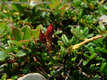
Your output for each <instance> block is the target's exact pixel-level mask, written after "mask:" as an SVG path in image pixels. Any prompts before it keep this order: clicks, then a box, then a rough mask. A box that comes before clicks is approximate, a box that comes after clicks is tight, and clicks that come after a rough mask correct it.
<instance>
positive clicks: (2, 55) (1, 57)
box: [0, 51, 8, 61]
mask: <svg viewBox="0 0 107 80" xmlns="http://www.w3.org/2000/svg"><path fill="white" fill-rule="evenodd" d="M7 57H8V54H7V53H5V52H4V51H0V61H5V59H6V58H7Z"/></svg>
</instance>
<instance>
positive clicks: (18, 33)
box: [12, 27, 23, 41]
mask: <svg viewBox="0 0 107 80" xmlns="http://www.w3.org/2000/svg"><path fill="white" fill-rule="evenodd" d="M12 35H13V37H14V39H15V40H17V41H19V40H22V39H23V35H22V32H21V30H20V29H19V28H16V27H14V28H12Z"/></svg>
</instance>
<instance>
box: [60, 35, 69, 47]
mask: <svg viewBox="0 0 107 80" xmlns="http://www.w3.org/2000/svg"><path fill="white" fill-rule="evenodd" d="M61 38H62V42H63V43H64V45H65V46H68V45H69V40H68V38H67V36H66V35H65V34H63V35H62V37H61Z"/></svg>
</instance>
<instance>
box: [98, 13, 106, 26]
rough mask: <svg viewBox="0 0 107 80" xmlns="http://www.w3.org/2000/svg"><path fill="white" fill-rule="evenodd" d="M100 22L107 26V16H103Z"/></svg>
mask: <svg viewBox="0 0 107 80" xmlns="http://www.w3.org/2000/svg"><path fill="white" fill-rule="evenodd" d="M98 21H99V22H101V23H104V25H107V15H102V16H101V17H100V18H99V20H98Z"/></svg>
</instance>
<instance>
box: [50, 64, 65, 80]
mask: <svg viewBox="0 0 107 80" xmlns="http://www.w3.org/2000/svg"><path fill="white" fill-rule="evenodd" d="M63 69H64V67H63V66H61V67H60V68H59V69H57V70H56V72H55V73H54V74H53V75H52V76H50V77H49V78H48V80H52V79H53V78H54V76H55V75H56V74H58V73H60V72H61V71H62V70H63Z"/></svg>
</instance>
